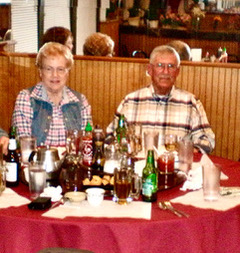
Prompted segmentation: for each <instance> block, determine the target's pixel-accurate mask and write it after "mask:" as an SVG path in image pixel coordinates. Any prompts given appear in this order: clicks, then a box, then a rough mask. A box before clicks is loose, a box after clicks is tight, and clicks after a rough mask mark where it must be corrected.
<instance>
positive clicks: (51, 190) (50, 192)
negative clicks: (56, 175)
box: [40, 186, 62, 202]
mask: <svg viewBox="0 0 240 253" xmlns="http://www.w3.org/2000/svg"><path fill="white" fill-rule="evenodd" d="M61 193H62V187H61V186H57V187H54V186H48V187H46V188H45V189H44V190H43V193H41V194H40V196H41V197H49V198H51V201H53V202H55V201H59V200H60V199H61V198H62V194H61Z"/></svg>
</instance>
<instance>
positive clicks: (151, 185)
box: [142, 174, 157, 197]
mask: <svg viewBox="0 0 240 253" xmlns="http://www.w3.org/2000/svg"><path fill="white" fill-rule="evenodd" d="M156 191H157V176H156V174H150V175H149V176H148V177H147V178H146V179H145V181H144V182H143V186H142V194H143V195H144V196H147V197H151V196H152V194H153V193H155V192H156Z"/></svg>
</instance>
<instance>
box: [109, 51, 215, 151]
mask: <svg viewBox="0 0 240 253" xmlns="http://www.w3.org/2000/svg"><path fill="white" fill-rule="evenodd" d="M147 72H148V74H149V75H150V76H151V79H152V83H151V85H149V86H147V87H145V88H142V89H140V90H137V91H135V92H132V93H130V94H128V95H127V96H126V97H125V98H124V99H123V101H122V102H121V103H120V105H119V107H118V108H117V112H116V114H115V118H114V121H113V122H112V123H111V124H110V125H109V126H108V128H107V133H108V134H110V133H112V132H113V131H114V130H115V129H116V127H117V119H118V115H119V114H124V116H125V118H126V121H127V122H128V123H141V124H142V128H143V132H146V131H157V132H159V136H165V135H167V134H174V135H176V136H178V138H179V139H181V138H190V139H191V140H192V141H193V143H194V146H195V147H197V148H199V149H202V150H204V151H205V152H207V153H210V152H211V151H212V150H213V148H214V146H215V135H214V133H213V131H212V129H211V127H210V125H209V122H208V119H207V116H206V113H205V110H204V108H203V105H202V103H201V102H200V100H199V99H198V98H196V97H195V96H194V95H193V94H191V93H189V92H187V91H184V90H182V89H179V88H177V87H176V86H175V81H176V78H177V76H178V75H179V72H180V58H179V55H178V53H177V52H176V50H175V49H173V48H172V47H170V46H159V47H156V48H155V49H154V50H153V51H152V53H151V55H150V63H149V64H148V66H147Z"/></svg>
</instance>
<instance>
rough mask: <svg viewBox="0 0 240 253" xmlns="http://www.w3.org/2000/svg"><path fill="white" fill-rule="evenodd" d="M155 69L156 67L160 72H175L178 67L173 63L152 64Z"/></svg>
mask: <svg viewBox="0 0 240 253" xmlns="http://www.w3.org/2000/svg"><path fill="white" fill-rule="evenodd" d="M152 65H153V66H154V67H156V68H157V69H158V70H159V71H164V70H165V68H167V69H168V71H169V72H175V71H176V70H177V69H178V66H177V65H175V64H172V63H161V62H159V63H156V64H152Z"/></svg>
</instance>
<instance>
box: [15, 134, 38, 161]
mask: <svg viewBox="0 0 240 253" xmlns="http://www.w3.org/2000/svg"><path fill="white" fill-rule="evenodd" d="M19 139H20V148H21V158H22V163H23V164H27V163H28V159H29V157H30V155H31V153H32V152H33V151H36V149H37V140H36V138H35V137H34V136H21V137H20V138H19Z"/></svg>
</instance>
